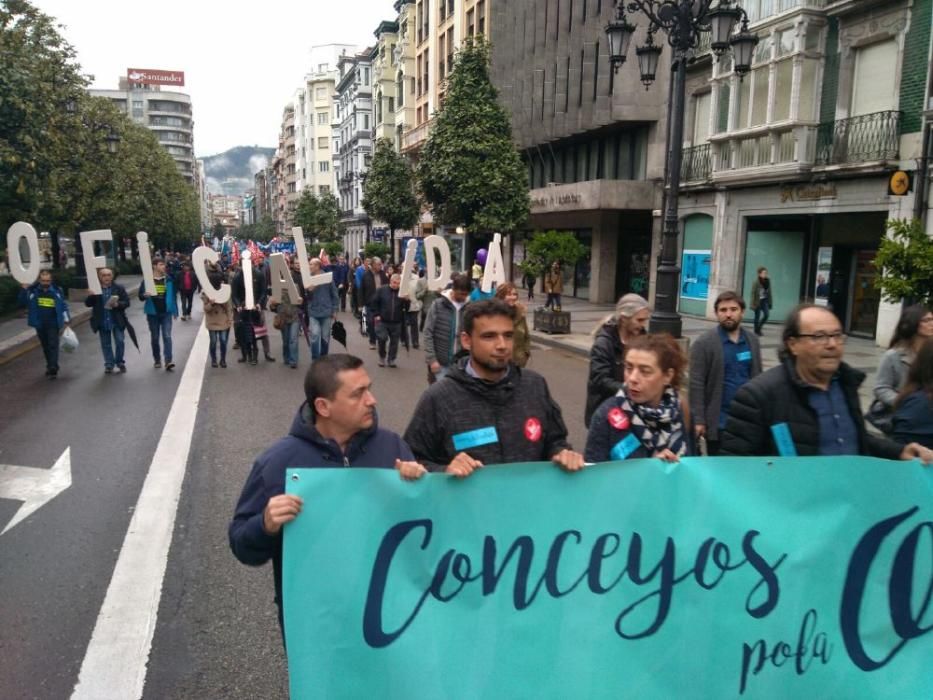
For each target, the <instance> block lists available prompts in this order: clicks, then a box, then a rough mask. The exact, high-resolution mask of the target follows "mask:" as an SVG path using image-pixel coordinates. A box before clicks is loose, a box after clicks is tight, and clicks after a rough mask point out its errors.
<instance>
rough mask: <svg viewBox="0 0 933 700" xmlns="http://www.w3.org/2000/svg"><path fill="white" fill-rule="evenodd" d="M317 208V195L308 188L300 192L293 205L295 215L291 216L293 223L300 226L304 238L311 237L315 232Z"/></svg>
mask: <svg viewBox="0 0 933 700" xmlns="http://www.w3.org/2000/svg"><path fill="white" fill-rule="evenodd" d="M318 209H319V203H318V198H317V195H315V194H314V192H313V191H312V190H311V189H310V188H307V187H306V188H305V189H304V190H302V192H301V196H300V197H299V198H298V203H297V204H296V205H295V216H294V218H293V224H294V225H295V226H301V230H302V232H303V233H304V235H305V240H307V239H308V238H311V239H312V240H313V238H314V237H315V235H316V234H317V227H318Z"/></svg>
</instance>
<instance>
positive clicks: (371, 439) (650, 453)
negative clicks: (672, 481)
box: [229, 260, 933, 616]
mask: <svg viewBox="0 0 933 700" xmlns="http://www.w3.org/2000/svg"><path fill="white" fill-rule="evenodd" d="M362 267H363V270H364V271H363V273H362V275H361V278H362V280H361V284H360V286H359V287H358V289H361V290H363V296H361V297H360V301H361V302H362V304H361V305H360V307H359V308H360V312H361V316H362V319H363V321H362V322H363V328H364V330H365V329H366V328H367V327H368V328H369V329H373V326H375V334H374V336H371V337H370V340H371V342H372V341H374V340H375V341H377V342H378V341H380V335H379V330H378V328H379V324H380V322H383V323H384V322H385V320H384V319H386V317H388V319H389V321H388V322H389V323H398V324H404V323H408V321H407V320H406V317H405V316H404V314H406V313H412V312H411V307H410V305H408V303H407V301H406V302H403V303H402V305H401V306H400V307H399V308H398V309H397V310H396V309H392V310H389V309H390V307H389V306H388V305H387V304H386V303H385V300H378V299H377V300H376V301H373V299H374V298H375V297H374V296H373V288H375V289H376V290H377V292H376V296H378V290H385V289H386V288H388V289H389V290H394V289H395V287H396V285H395V282H396V281H397V279H396V277H395V276H394V275H389V274H388V272H386V271H384V270H382V264H381V261H378V260H373V261H372V264H371V265H369V266H368V267H367V266H366V265H365V263H364V264H363V265H362ZM373 277H375V278H376V279H378V280H379V281H378V282H374V281H373V279H372V278H373ZM504 290H505V291H504V292H503V289H502V288H500V289H499V290H497V291H496V293H495V297H494V298H491V299H478V298H476V297H478V294H477V293H476V292H477V289H476V288H475V287H473V285H472V280H471V279H470V277H469V276H468V275H466V274H460V275H454V277H453V279H452V281H451V284H450V285H449V287H448V289H446V290H444V291H443V292H441V294H440V296H439V298H437V299H435V300H434V301H432V302H431V303H430V308H429V310H428V311H427V315H426V322H425V332H424V341H425V343H427V341H428V338H429V337H431V339H432V340H431V342H432V343H434V345H433V347H432V348H431V350H430V352H426V361H427V365H428V377H429V385H428V387H427V389H426V390H425V391H424V393H423V394H422V395H421V397H420V399H419V401H418V403H417V405H416V407H415V409H414V413H413V415H412V416H411V418H410V420H409V422H408V426H407V428H406V430H405V431H404V434H402V435H397V434H394V433H392V432H390V431H388V430H385V429H383V428H380V427H379V425H378V419H377V411H376V398H375V397H374V396H373V394H372V391H371V381H370V376H369V373H368V372H367V369H366V367H365V366H364V362H363V360H361V359H360V358H358V357H354V356H351V355H347V354H339V355H330V356H327V357H322V358H320V359H318V360H316V361H314V362H313V363H312V365H311V368H310V370H309V371H308V373H307V376H306V377H305V383H304V391H305V401H304V403H303V404H302V405H301V407H300V408H299V409H298V412H297V414H296V415H295V418H294V421H293V423H292V427H291V430H290V431H289V434H288V435H287V436H286V437H284V438H282V439H280V440H278V441H277V442H276V443H274V444H273V445H272V446H271V447H269V448H268V449H267V450H266V451H265V452H263V453H262V454H261V455H260V456H259V457H258V458H257V459H256V460H255V462H254V464H253V467H252V470H251V472H250V474H249V476H248V478H247V480H246V484H245V486H244V488H243V492H242V494H241V497H240V499H239V502H238V504H237V506H236V509H235V513H234V516H233V520H232V522H231V523H230V527H229V539H230V546H231V548H232V550H233V552H234V554H235V555H236V557H237V558H238V559H239V560H240V561H242V562H243V563H246V564H250V565H261V564H264V563H265V562H267V561H269V560H270V559H271V560H272V562H273V570H274V580H275V589H276V602H277V604H278V605H279V614H280V616H281V566H282V536H281V531H282V527H283V525H284V524H286V523H288V522H290V521H291V520H293V519H294V518H295V517H297V516H298V514H299V513H300V512H301V509H302V507H303V503H302V500H301V499H300V498H299V497H297V496H294V495H290V494H285V469H286V467H298V466H300V467H308V468H317V467H325V468H326V467H383V468H392V467H394V468H395V469H397V470H398V472H399V473H400V476H401V477H402V478H404V479H407V480H415V479H419V478H421V477H423V476H424V475H425V474H427V473H429V472H441V473H446V474H448V475H450V476H452V477H455V478H465V477H468V476H469V475H470V474H472V473H473V472H475V471H476V470H478V469H481V468H482V467H483V466H484V465H488V464H508V463H519V462H546V461H549V462H553V463H554V464H555V465H556V466H557V467H559V468H561V469H564V470H566V471H569V472H577V471H579V470H582V469H584V468H585V467H586V466H588V465H590V464H593V463H599V462H608V461H622V460H627V459H634V458H657V459H661V460H665V461H668V462H676V461H679V460H680V459H681V458H682V457H685V456H696V455H706V454H720V455H723V456H801V457H804V456H817V455H822V456H843V455H870V456H876V457H882V458H887V459H892V460H906V461H914V460H919V461H920V462H922V463H923V464H930V463H933V449H931V448H933V313H931V312H930V311H929V310H928V309H925V308H922V307H911V308H908V309H907V310H905V312H904V315H903V318H902V319H901V323H900V324H899V326H898V332H897V334H896V336H895V340H894V343H893V347H892V349H891V351H889V353H888V354H886V355H885V358H884V360H883V363H891V364H893V365H895V367H896V369H897V375H896V377H895V379H894V380H891V379H889V378H888V375H887V373H879V382H881V381H885V382H888V381H890V382H891V383H890V385H888V384H885V385H884V386H879V387H878V388H877V389H876V393H878V395H879V397H881V396H885V397H886V398H887V399H888V400H889V405H890V407H891V410H890V413H891V418H892V420H891V421H890V427H889V428H888V434H878V433H876V432H874V431H871V430H869V429H867V428H866V425H865V419H864V417H863V414H862V411H861V408H860V406H859V398H858V387H859V385H860V384H861V382H862V381H863V380H864V378H865V377H864V374H862V373H861V372H859V371H858V370H856V369H854V368H853V367H851V366H849V365H848V364H846V362H845V361H844V360H843V357H844V351H845V341H846V336H845V334H844V333H843V331H842V327H841V325H840V323H839V320H838V319H837V318H836V316H835V315H834V314H833V313H832V311H830V310H829V309H828V308H826V307H822V306H817V305H813V304H802V305H800V306H798V307H796V308H795V309H794V310H793V311H792V312H791V313H790V314H789V315H788V317H787V319H786V320H785V323H784V327H783V330H782V346H781V350H780V359H781V362H780V364H779V365H778V366H776V367H774V368H772V369H770V370H768V371H764V372H763V371H762V362H761V349H760V345H759V342H758V340H757V337H756V336H757V335H758V334H759V333H760V332H761V329H756V330H757V331H758V333H749V332H747V331H746V329H744V328H743V327H742V325H741V319H742V315H743V312H744V310H745V302H744V300H743V299H742V298H741V297H740V296H739V295H738V294H736V293H733V292H725V293H723V294H721V295H720V296H719V297H718V298H717V299H716V300H715V310H716V316H717V319H718V325H717V326H716V327H715V328H713V329H711V330H710V331H708V332H707V333H705V334H704V335H703V336H701V337H700V338H699V339H697V340H696V341H695V342H694V343H693V347H692V350H691V353H690V356H689V358H688V357H686V356H685V354H684V352H683V351H682V349H681V346H680V345H679V344H678V343H677V342H676V341H675V340H674V339H673V338H671V337H670V336H669V335H666V334H651V333H647V332H646V327H647V322H648V319H649V317H650V314H651V309H650V308H649V304H648V302H647V301H646V300H645V299H643V298H642V297H640V296H639V295H637V294H626V295H625V296H623V297H622V298H621V299H620V300H619V302H618V304H617V305H616V308H615V312H614V313H613V314H611V315H610V316H609V317H608V318H606V319H604V320H603V321H602V322H601V323H600V324H599V325H598V327H597V328H596V330H595V331H594V336H595V337H594V342H593V346H592V350H591V361H590V371H589V378H588V384H587V393H588V397H587V405H586V416H585V418H586V424H587V427H588V435H587V440H586V445H585V446H584V449H583V451H582V452H580V451H578V450H575V449H574V447H573V446H572V445H571V444H570V443H569V442H568V439H567V435H568V433H567V428H566V426H565V424H564V419H563V415H562V412H561V408H560V406H559V405H558V404H557V402H556V401H555V400H554V399H553V397H552V396H551V393H550V391H549V388H548V384H547V381H546V380H545V378H544V377H542V376H541V375H540V374H538V373H536V372H534V371H533V370H530V369H527V368H526V367H524V366H523V362H522V361H521V360H522V359H527V349H526V350H524V351H523V352H522V354H521V355H518V356H517V355H516V342H517V339H518V338H519V337H520V333H519V332H518V330H517V328H518V323H519V321H521V322H524V318H523V313H522V311H521V309H520V308H517V304H516V299H517V296H518V294H517V290H516V289H515V287H514V286H512V285H505V286H504ZM500 292H503V293H502V294H500ZM382 293H383V294H386V292H384V291H383V292H382ZM388 294H390V295H394V294H395V292H394V291H390V292H388ZM470 295H473V296H474V298H475V299H476V300H474V301H470ZM496 297H497V298H496ZM393 298H394V297H393ZM367 319H369V320H368V321H367ZM432 322H433V327H432ZM399 333H401V331H399ZM526 334H527V329H526ZM388 337H389V338H391V337H392V335H391V334H389V335H388ZM414 337H417V336H414ZM374 344H375V343H374ZM377 347H379V349H380V355H379V356H380V364H383V362H382V359H383V358H384V357H385V355H384V354H383V348H384V345H378V346H377ZM390 348H391V345H390ZM390 353H391V350H390ZM389 357H391V354H390V355H389ZM892 358H895V359H892ZM516 359H518V360H519V361H517V362H516V361H515V360H516ZM688 367H689V387H687V386H684V383H685V377H686V376H687V375H688V371H687V370H688ZM902 370H905V371H902ZM887 389H890V390H891V392H892V393H890V394H889V393H886V390H887ZM905 468H906V467H905Z"/></svg>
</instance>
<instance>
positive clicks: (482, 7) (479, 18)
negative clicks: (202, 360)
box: [476, 0, 486, 34]
mask: <svg viewBox="0 0 933 700" xmlns="http://www.w3.org/2000/svg"><path fill="white" fill-rule="evenodd" d="M476 33H477V34H485V33H486V0H479V2H478V3H476Z"/></svg>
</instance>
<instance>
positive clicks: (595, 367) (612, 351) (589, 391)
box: [583, 322, 625, 428]
mask: <svg viewBox="0 0 933 700" xmlns="http://www.w3.org/2000/svg"><path fill="white" fill-rule="evenodd" d="M624 354H625V347H624V346H623V345H622V339H621V338H619V327H618V326H617V325H616V324H615V323H614V322H613V323H606V324H604V325H603V327H602V328H600V329H599V331H597V333H596V337H595V338H594V339H593V346H592V347H591V348H590V376H589V378H588V379H587V382H586V413H585V415H584V417H583V420H584V422H585V424H586V427H587V428H589V427H590V420H592V418H593V413H595V412H596V409H597V408H599V406H600V404H602V402H603V401H605V400H606V399H608V398H609V397H610V396H615V394H616V392H617V391H618V390H619V389H621V388H622V384H623V372H622V369H623V361H622V359H623V358H622V356H623V355H624Z"/></svg>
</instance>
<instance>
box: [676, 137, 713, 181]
mask: <svg viewBox="0 0 933 700" xmlns="http://www.w3.org/2000/svg"><path fill="white" fill-rule="evenodd" d="M712 163H713V161H712V158H711V155H710V145H709V144H708V143H702V144H700V145H699V146H691V147H690V148H685V149H684V150H683V160H682V164H681V174H680V179H681V182H682V183H683V184H688V183H692V182H704V181H706V180H709V177H710V173H711V172H712Z"/></svg>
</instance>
